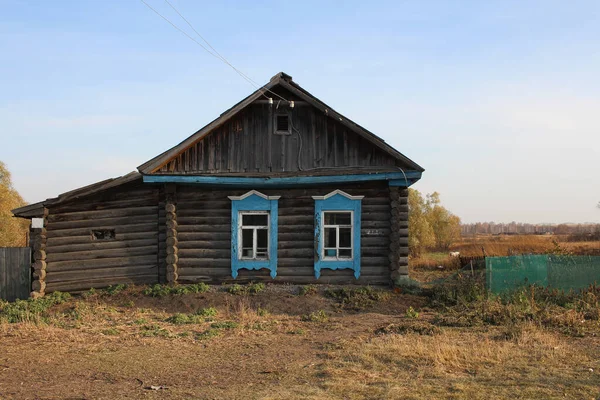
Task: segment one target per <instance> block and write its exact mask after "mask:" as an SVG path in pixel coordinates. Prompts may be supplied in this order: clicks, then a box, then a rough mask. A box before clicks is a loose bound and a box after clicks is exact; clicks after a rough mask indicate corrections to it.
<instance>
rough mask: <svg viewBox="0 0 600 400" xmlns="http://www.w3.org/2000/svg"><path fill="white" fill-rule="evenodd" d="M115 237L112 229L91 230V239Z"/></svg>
mask: <svg viewBox="0 0 600 400" xmlns="http://www.w3.org/2000/svg"><path fill="white" fill-rule="evenodd" d="M114 238H115V230H114V229H102V230H97V231H92V240H110V239H114Z"/></svg>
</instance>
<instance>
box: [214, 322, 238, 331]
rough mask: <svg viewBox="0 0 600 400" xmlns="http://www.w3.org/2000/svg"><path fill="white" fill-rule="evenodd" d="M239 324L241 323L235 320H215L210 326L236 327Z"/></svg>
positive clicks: (215, 327)
mask: <svg viewBox="0 0 600 400" xmlns="http://www.w3.org/2000/svg"><path fill="white" fill-rule="evenodd" d="M239 325H240V324H238V323H237V322H235V321H220V322H213V323H212V324H210V327H211V328H213V329H235V328H237V327H238V326H239Z"/></svg>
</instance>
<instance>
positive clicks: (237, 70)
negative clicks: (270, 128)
mask: <svg viewBox="0 0 600 400" xmlns="http://www.w3.org/2000/svg"><path fill="white" fill-rule="evenodd" d="M140 1H141V2H142V3H144V5H145V6H146V7H148V8H149V9H150V10H152V11H153V12H154V13H155V14H156V15H158V16H159V17H161V18H162V19H164V20H165V21H166V22H168V23H169V24H170V25H171V26H172V27H173V28H175V29H176V30H178V31H179V32H181V33H182V34H183V35H185V36H186V37H187V38H188V39H190V40H191V41H193V42H194V43H195V44H197V45H198V46H200V47H201V48H202V49H203V50H204V51H206V52H207V53H208V54H210V55H211V56H213V57H215V58H216V59H218V60H220V61H222V62H223V63H225V64H226V65H228V66H229V67H231V68H232V69H233V70H234V71H235V72H236V73H237V74H238V75H240V76H241V77H242V78H243V79H244V80H246V81H247V82H248V83H249V84H251V85H252V86H254V88H255V89H256V90H258V91H259V92H260V93H261V95H263V96H264V97H265V98H266V99H269V100H270V99H271V98H270V97H269V96H267V95H266V94H265V92H269V93H272V94H273V95H275V96H277V97H279V98H280V99H282V100H283V101H286V102H288V103H289V100H287V99H285V98H284V97H283V96H281V95H279V94H278V93H275V92H273V91H272V90H270V89H268V88H266V87H264V85H263V86H259V85H258V84H257V83H256V82H255V81H254V80H253V79H251V78H250V77H249V76H248V75H246V74H244V73H243V72H242V71H240V70H239V69H237V68H236V67H235V66H233V64H231V63H230V62H229V61H227V59H226V58H225V57H223V56H222V55H221V54H220V53H219V52H218V51H217V50H216V49H215V48H214V47H213V46H211V44H210V43H209V42H208V41H207V40H206V39H205V38H204V37H203V36H202V35H201V34H200V33H199V32H198V31H197V30H196V29H195V28H194V26H193V25H192V24H191V23H190V22H189V21H188V20H187V19H186V18H185V17H184V16H183V15H182V14H181V13H180V12H179V11H178V10H177V8H175V6H173V4H171V3H170V2H169V1H168V0H165V2H166V3H167V4H168V5H169V6H170V7H171V8H172V9H173V10H174V11H175V12H176V13H177V14H178V15H179V16H180V17H181V19H183V20H184V21H185V22H186V23H187V24H188V25H189V27H190V28H192V30H193V31H194V32H195V33H196V34H197V35H198V36H199V37H200V39H202V40H203V41H204V43H206V44H207V45H208V47H210V48H211V49H212V50H213V51H214V53H213V51H210V50H209V49H208V48H206V46H204V45H203V44H202V43H200V42H199V41H197V40H196V39H194V38H193V37H192V36H191V35H189V34H188V33H187V32H185V31H184V30H183V29H181V28H180V27H178V26H177V25H175V24H174V23H173V22H171V21H170V20H169V19H168V18H167V17H165V16H163V15H162V14H161V13H159V12H158V11H157V10H156V9H154V8H153V7H152V6H151V5H150V4H148V3H147V2H146V1H144V0H140Z"/></svg>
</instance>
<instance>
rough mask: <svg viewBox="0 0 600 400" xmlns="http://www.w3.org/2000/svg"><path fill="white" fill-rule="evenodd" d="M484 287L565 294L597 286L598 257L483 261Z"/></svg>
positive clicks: (599, 275) (599, 279) (599, 274)
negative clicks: (527, 288)
mask: <svg viewBox="0 0 600 400" xmlns="http://www.w3.org/2000/svg"><path fill="white" fill-rule="evenodd" d="M485 275H486V285H487V288H488V290H490V291H491V292H492V293H502V292H506V291H509V290H514V289H518V288H519V287H522V286H526V285H533V284H535V285H538V286H543V287H549V288H556V289H561V290H565V291H569V290H578V289H584V288H586V287H589V286H590V285H592V284H596V283H597V284H600V256H560V255H547V254H543V255H519V256H509V257H486V259H485Z"/></svg>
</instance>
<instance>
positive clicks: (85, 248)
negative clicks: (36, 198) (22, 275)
mask: <svg viewBox="0 0 600 400" xmlns="http://www.w3.org/2000/svg"><path fill="white" fill-rule="evenodd" d="M158 204H159V196H158V188H156V187H151V186H147V185H146V186H142V184H141V183H135V184H132V185H126V186H121V187H119V188H118V189H115V190H114V191H107V192H104V193H102V194H99V195H95V196H92V197H86V198H83V199H80V200H74V201H70V202H67V203H62V204H58V205H56V206H50V209H49V214H48V216H47V223H46V229H45V234H46V243H45V253H46V254H45V259H44V261H45V264H46V268H45V279H44V281H45V282H44V283H45V285H41V286H45V291H46V292H53V291H57V290H59V291H77V290H86V289H89V288H92V287H105V286H109V285H115V284H120V283H134V284H146V283H156V282H157V281H158V263H159V251H158V250H159V219H160V213H159V211H158ZM101 230H114V233H115V235H114V238H108V239H95V238H94V235H93V233H92V232H93V231H101ZM40 256H42V254H40ZM41 259H42V258H40V260H41ZM36 260H38V259H37V258H36ZM34 269H35V267H34ZM33 289H34V290H37V289H38V288H37V287H36V286H35V285H34V287H33ZM40 289H42V288H41V287H40Z"/></svg>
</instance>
